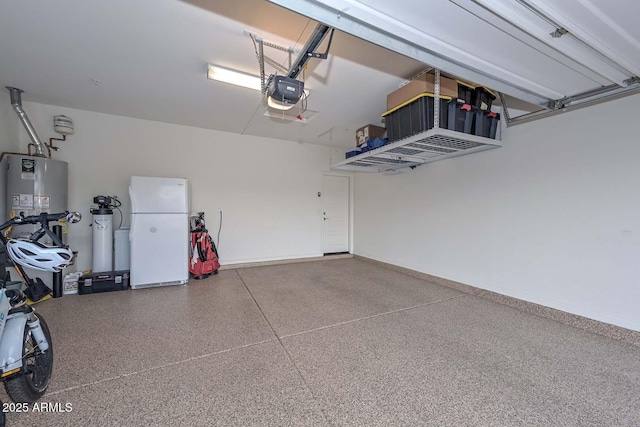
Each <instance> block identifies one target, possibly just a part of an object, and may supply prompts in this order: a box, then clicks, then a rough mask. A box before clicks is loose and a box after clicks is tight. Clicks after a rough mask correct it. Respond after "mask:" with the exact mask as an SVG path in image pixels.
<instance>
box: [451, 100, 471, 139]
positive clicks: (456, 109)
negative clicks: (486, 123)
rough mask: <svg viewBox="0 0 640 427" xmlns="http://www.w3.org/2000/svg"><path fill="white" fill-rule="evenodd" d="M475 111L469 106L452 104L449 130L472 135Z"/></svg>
mask: <svg viewBox="0 0 640 427" xmlns="http://www.w3.org/2000/svg"><path fill="white" fill-rule="evenodd" d="M473 115H474V111H473V108H472V107H471V105H469V104H460V103H458V102H452V103H450V104H449V114H448V118H449V120H448V123H447V129H450V130H455V131H458V132H464V133H471V131H472V128H473Z"/></svg>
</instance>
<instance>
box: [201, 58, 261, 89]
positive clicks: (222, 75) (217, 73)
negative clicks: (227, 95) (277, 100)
mask: <svg viewBox="0 0 640 427" xmlns="http://www.w3.org/2000/svg"><path fill="white" fill-rule="evenodd" d="M207 78H208V79H210V80H217V81H219V82H225V83H231V84H232V85H236V86H242V87H246V88H249V89H253V90H257V91H261V90H262V84H261V82H260V77H258V76H253V75H251V74H246V73H242V72H240V71H235V70H231V69H229V68H224V67H220V66H218V65H212V64H209V68H208V71H207Z"/></svg>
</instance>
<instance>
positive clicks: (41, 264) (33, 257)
mask: <svg viewBox="0 0 640 427" xmlns="http://www.w3.org/2000/svg"><path fill="white" fill-rule="evenodd" d="M7 250H8V251H9V254H10V256H11V259H13V260H14V261H15V262H17V263H18V264H20V265H22V266H23V267H29V268H35V269H36V270H42V271H51V272H54V273H59V272H60V271H62V269H63V268H65V267H66V266H68V265H69V263H70V262H71V260H72V259H73V253H72V252H71V249H69V248H58V247H55V246H45V245H43V244H42V243H38V242H31V241H29V240H20V239H11V240H9V242H7Z"/></svg>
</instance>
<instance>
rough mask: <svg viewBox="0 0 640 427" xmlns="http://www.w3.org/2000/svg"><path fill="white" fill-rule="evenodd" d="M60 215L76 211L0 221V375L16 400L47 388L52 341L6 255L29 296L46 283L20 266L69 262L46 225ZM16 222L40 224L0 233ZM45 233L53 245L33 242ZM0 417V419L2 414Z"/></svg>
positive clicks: (59, 266) (55, 267) (45, 267)
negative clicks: (20, 232) (19, 233)
mask: <svg viewBox="0 0 640 427" xmlns="http://www.w3.org/2000/svg"><path fill="white" fill-rule="evenodd" d="M62 218H66V220H67V222H68V223H77V222H79V221H80V220H81V219H82V215H80V214H79V213H77V212H71V213H69V212H62V213H56V214H47V213H43V214H40V215H32V216H24V215H23V213H21V214H20V216H16V217H14V218H11V219H10V220H9V221H7V222H5V223H4V224H2V225H0V243H1V245H0V279H2V280H1V281H0V283H1V287H0V380H1V381H2V382H3V383H4V387H5V390H6V391H7V394H8V395H9V397H10V398H11V400H12V401H14V402H16V403H29V404H30V403H33V402H35V401H36V400H38V399H39V398H40V397H41V396H42V395H43V394H44V393H45V391H46V390H47V388H48V387H49V381H50V379H51V373H52V370H53V346H52V341H51V333H50V331H49V327H48V326H47V323H46V322H45V320H44V318H43V317H42V316H41V315H39V314H36V313H35V310H34V309H33V307H32V306H30V305H28V304H26V299H27V298H26V296H25V292H23V291H22V290H21V287H22V284H21V283H20V282H11V281H10V276H9V274H8V272H7V270H6V266H7V265H6V264H7V258H10V259H11V260H12V261H13V263H14V266H15V268H16V271H17V272H18V275H19V276H20V278H21V280H22V283H24V284H25V286H26V292H27V293H29V294H30V295H33V292H29V291H32V290H33V289H34V288H38V287H39V286H46V285H45V284H44V283H43V282H42V280H40V279H36V280H35V281H34V280H32V279H31V278H29V276H27V273H26V272H25V270H24V267H28V268H33V269H37V270H41V271H50V272H54V273H59V272H62V270H63V269H64V268H65V267H67V266H68V265H69V264H70V263H71V262H72V261H73V253H72V251H71V250H70V249H69V247H68V246H67V245H65V244H64V243H63V242H62V240H61V239H60V238H59V237H58V236H57V235H56V234H55V233H53V232H52V231H51V230H50V229H49V222H53V221H59V220H61V219H62ZM22 224H40V228H39V229H38V230H36V231H35V232H33V233H32V234H31V236H30V237H29V238H27V239H22V238H21V239H13V238H9V239H7V238H6V237H5V231H6V230H7V229H9V228H10V227H12V226H14V225H22ZM45 236H47V237H49V238H50V239H51V242H52V243H53V245H50V246H47V245H44V244H42V243H40V242H39V241H40V240H41V239H42V238H43V237H45ZM16 285H17V286H16ZM46 289H47V292H48V288H46ZM1 418H4V413H3V414H2V417H1ZM1 422H3V419H0V423H1Z"/></svg>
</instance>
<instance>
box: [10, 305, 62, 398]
mask: <svg viewBox="0 0 640 427" xmlns="http://www.w3.org/2000/svg"><path fill="white" fill-rule="evenodd" d="M36 316H37V317H38V319H39V320H40V327H41V328H42V332H43V333H44V336H45V337H46V339H47V341H48V342H49V348H48V349H47V351H46V352H44V353H42V352H41V351H40V350H39V349H37V348H36V347H37V345H36V343H35V339H34V338H33V336H32V334H31V329H29V327H28V326H25V328H24V338H23V346H22V357H23V363H24V366H23V372H22V373H21V374H20V375H17V376H15V377H13V378H11V379H8V380H7V381H6V382H5V383H4V388H5V390H6V391H7V394H8V395H9V397H10V398H11V400H13V401H14V402H16V403H33V402H35V401H36V400H38V399H39V398H40V397H42V395H43V394H44V393H45V392H46V391H47V388H48V387H49V381H50V380H51V373H52V372H53V341H52V340H51V333H50V332H49V327H48V326H47V322H45V320H44V318H43V317H42V316H40V315H39V314H36Z"/></svg>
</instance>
